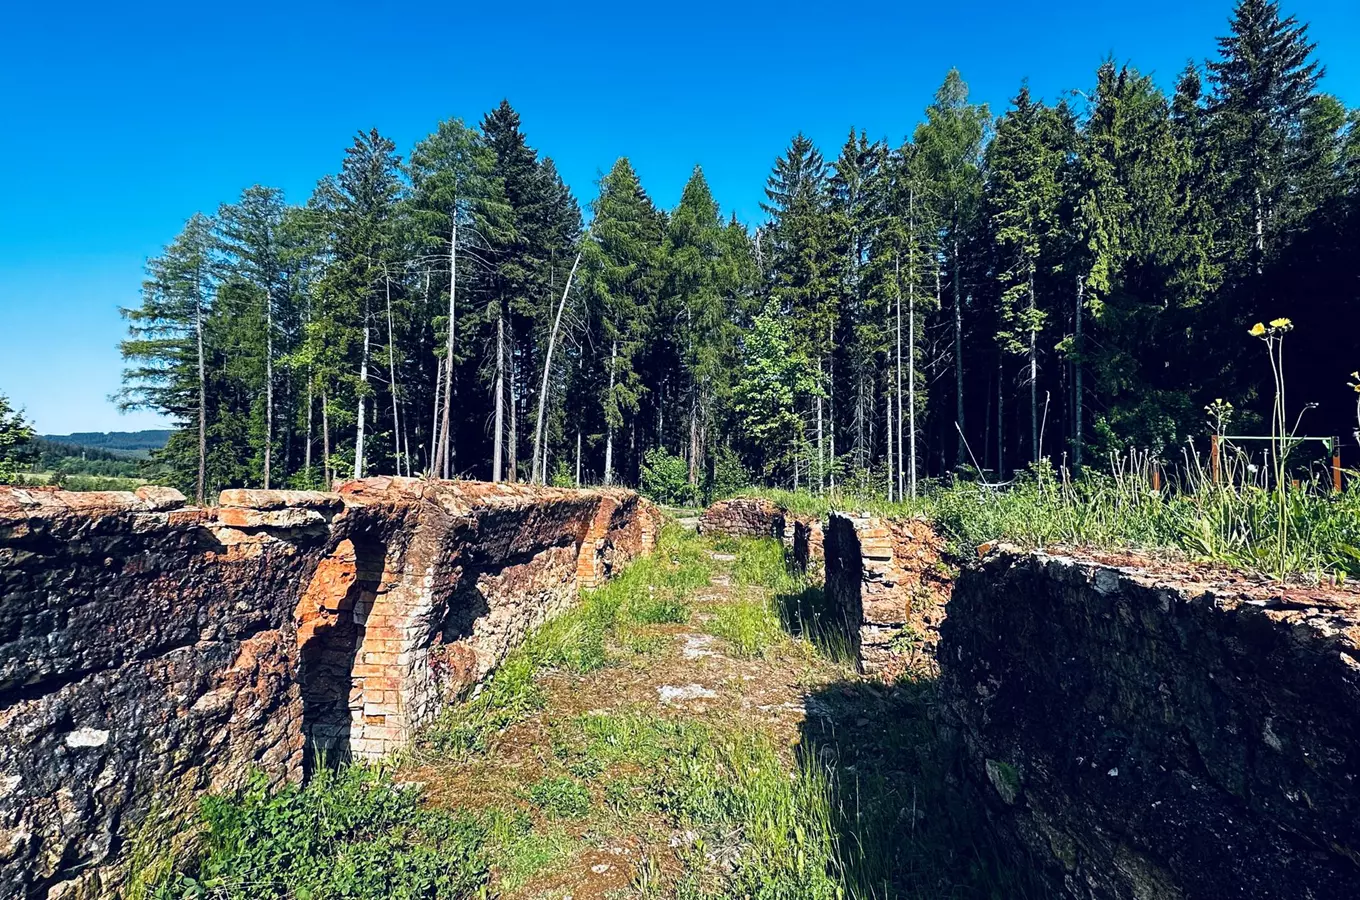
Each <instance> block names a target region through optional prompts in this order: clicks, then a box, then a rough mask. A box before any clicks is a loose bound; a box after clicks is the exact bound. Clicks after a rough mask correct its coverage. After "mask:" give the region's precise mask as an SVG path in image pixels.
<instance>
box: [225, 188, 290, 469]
mask: <svg viewBox="0 0 1360 900" xmlns="http://www.w3.org/2000/svg"><path fill="white" fill-rule="evenodd" d="M286 211H287V206H286V204H285V203H284V200H283V192H282V191H280V190H278V189H276V188H267V187H262V186H260V185H255V186H254V187H251V188H247V189H246V190H245V191H244V192H243V193H242V194H241V198H240V200H238V201H237V202H236V203H234V204H224V205H223V206H222V207H221V208H220V209H219V210H218V213H217V250H218V253H219V254H220V255H221V257H222V258H221V261H220V269H221V275H220V276H219V277H220V280H221V281H222V283H223V285H224V286H225V288H227V289H230V290H233V291H235V292H239V293H241V294H243V295H245V296H243V297H242V298H241V299H242V302H245V303H253V304H254V305H255V306H256V307H257V308H258V309H259V314H258V324H259V326H260V327H259V329H258V330H252V333H251V334H249V335H242V337H243V338H245V339H246V340H247V341H248V343H250V344H254V345H255V346H253V347H251V348H250V356H252V357H254V359H255V361H256V365H254V366H253V367H252V368H253V369H254V371H253V372H252V373H251V374H250V375H249V376H248V378H247V381H246V386H247V389H248V390H249V391H250V393H251V394H252V395H253V397H255V398H257V399H256V400H255V401H254V402H252V403H251V407H252V409H251V410H250V411H249V413H248V414H247V415H248V419H249V421H250V438H251V440H250V444H251V445H253V447H258V448H259V453H258V458H259V463H258V465H259V479H260V483H261V484H262V485H263V487H264V488H265V489H266V490H267V489H268V488H269V487H270V480H271V475H272V471H271V470H272V467H273V457H274V450H275V445H276V443H277V436H276V434H275V406H276V403H275V387H276V381H277V379H276V373H275V366H276V363H277V360H278V358H279V356H280V355H281V354H285V353H288V352H289V351H290V350H291V349H292V347H291V346H290V345H291V338H292V337H293V335H291V334H288V333H287V332H281V331H280V326H281V325H286V324H287V323H288V322H289V321H290V320H291V319H292V318H293V315H292V310H291V306H292V301H293V299H294V295H293V291H292V285H291V284H290V279H289V271H288V268H289V267H288V260H287V256H288V248H287V246H286V245H285V240H286V237H285V234H284V229H283V222H284V217H285V215H286ZM252 318H255V316H252ZM280 337H284V338H285V340H284V341H280ZM257 409H258V412H257ZM251 455H252V456H254V455H255V454H254V453H252V454H251Z"/></svg>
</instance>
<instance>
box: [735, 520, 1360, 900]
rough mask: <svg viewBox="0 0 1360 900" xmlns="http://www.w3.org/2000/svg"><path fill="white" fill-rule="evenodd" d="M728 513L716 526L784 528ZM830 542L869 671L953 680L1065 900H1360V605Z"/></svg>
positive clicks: (1048, 560) (1066, 566) (1098, 565)
mask: <svg viewBox="0 0 1360 900" xmlns="http://www.w3.org/2000/svg"><path fill="white" fill-rule="evenodd" d="M732 503H734V504H736V506H737V509H735V510H734V509H732V508H730V507H729V508H724V509H723V510H722V511H721V512H720V514H718V515H715V516H713V517H711V521H712V525H711V526H710V527H711V528H712V529H713V530H719V529H720V528H721V527H722V526H723V523H733V530H734V531H736V533H749V532H750V531H751V530H753V523H756V524H757V525H758V527H759V530H764V529H765V528H766V527H767V526H768V527H769V528H770V529H773V528H774V527H775V526H774V523H775V522H776V521H777V520H779V519H781V518H782V517H785V516H786V515H787V513H786V512H785V511H784V510H780V509H777V508H776V509H769V508H767V507H765V506H762V505H760V504H758V503H753V502H748V501H732ZM802 527H803V528H804V529H805V531H804V535H805V537H804V538H803V539H804V540H805V541H806V540H807V539H808V538H807V537H806V536H807V535H810V534H811V523H808V522H807V521H804V522H803V523H802ZM821 529H822V530H823V531H824V553H825V569H826V599H827V603H828V606H829V608H830V610H831V612H832V614H833V615H835V616H837V617H839V618H840V620H841V621H843V622H844V623H845V627H846V631H847V634H848V636H849V638H850V641H851V644H852V646H853V647H854V649H855V650H856V651H857V653H858V657H859V661H860V665H861V668H862V669H863V670H864V671H865V672H866V673H869V674H877V675H882V676H886V677H893V676H896V675H900V674H903V673H907V674H909V675H910V676H911V677H913V678H915V679H918V680H919V679H928V680H931V681H934V682H935V683H936V686H937V694H936V696H937V702H938V704H939V715H940V718H941V721H942V723H943V724H945V725H946V726H947V729H948V732H949V733H951V734H953V735H954V737H955V740H956V747H955V748H954V752H955V753H957V758H958V763H959V766H960V768H961V770H962V771H963V773H964V774H965V778H964V782H963V784H962V785H961V788H962V790H963V793H964V795H965V797H966V802H967V803H968V804H969V805H970V806H971V807H972V808H973V810H974V811H975V812H976V813H977V814H978V815H979V816H980V817H981V818H982V819H983V820H984V821H985V822H986V824H987V828H988V830H989V832H990V835H989V838H990V839H991V841H992V842H993V843H994V844H995V845H996V846H997V847H998V848H999V849H1001V850H1002V852H1003V853H1005V854H1006V856H1007V857H1009V859H1008V862H1009V863H1010V864H1011V865H1012V866H1015V867H1023V868H1025V869H1029V870H1033V871H1036V873H1037V874H1038V875H1039V876H1040V878H1041V879H1042V881H1043V882H1044V883H1045V884H1046V885H1047V886H1048V889H1049V891H1050V893H1051V894H1052V895H1054V896H1065V897H1073V898H1089V900H1106V898H1119V900H1141V898H1220V897H1252V898H1281V900H1284V898H1299V897H1307V898H1314V900H1321V898H1353V897H1355V896H1357V895H1360V591H1357V590H1356V589H1354V588H1351V587H1349V586H1336V585H1332V586H1327V585H1315V586H1306V585H1300V584H1293V585H1290V584H1280V583H1278V582H1270V581H1267V580H1264V579H1260V578H1249V577H1246V576H1244V575H1243V574H1242V573H1240V572H1233V571H1230V570H1227V569H1221V568H1214V567H1208V566H1202V565H1191V564H1188V563H1186V562H1184V561H1176V560H1170V559H1153V558H1149V557H1145V556H1139V555H1137V554H1130V553H1123V554H1111V553H1105V554H1099V553H1092V552H1089V551H1081V550H1072V549H1067V550H1061V551H1054V552H1042V551H1026V550H1020V549H1017V548H1013V547H1005V546H1001V547H993V546H984V547H981V548H978V553H977V554H970V556H971V557H972V558H971V559H968V560H959V559H953V558H951V556H950V553H949V552H948V548H947V545H946V543H945V542H944V541H943V540H942V539H941V537H940V536H939V534H938V533H937V532H936V531H935V529H934V528H933V527H932V526H931V524H930V523H929V522H927V521H925V520H923V519H919V518H907V517H891V516H887V517H884V516H872V515H868V514H863V515H850V514H842V513H833V514H832V515H831V516H830V517H829V518H828V519H827V520H826V521H825V523H824V524H823V525H822V526H821ZM790 535H791V538H792V539H791V540H789V542H788V543H789V545H790V548H791V552H792V556H793V559H794V561H795V562H796V563H797V562H800V561H801V559H803V558H806V557H807V556H809V555H810V551H809V550H808V549H806V548H807V546H809V545H806V544H805V545H804V549H803V550H802V551H800V550H799V548H798V545H797V542H796V537H794V536H793V533H792V528H791V529H790ZM800 552H801V554H802V556H800ZM885 727H889V728H890V727H892V726H891V723H887V724H886V725H885Z"/></svg>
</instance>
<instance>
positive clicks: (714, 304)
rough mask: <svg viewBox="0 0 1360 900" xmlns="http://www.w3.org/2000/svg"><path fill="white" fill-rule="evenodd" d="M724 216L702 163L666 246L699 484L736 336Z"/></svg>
mask: <svg viewBox="0 0 1360 900" xmlns="http://www.w3.org/2000/svg"><path fill="white" fill-rule="evenodd" d="M722 228H723V226H722V219H721V217H720V216H719V214H718V204H717V203H716V202H714V200H713V194H712V193H711V192H710V191H709V188H708V182H707V181H705V180H704V173H703V171H702V170H701V169H700V168H699V167H698V166H696V167H695V168H694V172H693V173H692V174H691V175H690V179H689V181H688V182H687V183H686V184H685V189H684V191H683V192H682V194H681V196H680V204H679V205H678V206H677V207H676V208H675V210H674V212H672V213H671V216H670V221H669V222H668V224H667V229H666V243H665V250H664V260H665V272H666V286H665V298H666V299H665V309H666V310H667V312H668V314H673V316H674V322H675V325H676V331H677V346H678V350H679V356H680V364H681V369H682V371H681V373H680V374H681V375H682V377H683V379H684V385H685V413H684V415H685V419H686V421H687V423H688V440H687V447H688V449H687V451H686V453H685V456H686V459H687V461H688V463H689V483H690V486H691V487H692V488H694V487H697V486H698V483H699V472H700V470H701V468H703V466H704V460H705V452H706V449H707V444H708V432H709V429H710V427H711V425H712V422H713V417H714V413H715V410H714V404H715V401H716V398H717V397H718V396H720V395H721V394H723V393H725V390H726V388H725V385H724V382H725V380H726V377H727V373H728V372H729V371H730V363H731V361H732V357H733V350H732V348H733V347H734V346H735V340H734V337H733V335H732V333H731V329H730V328H729V327H728V326H729V323H728V320H727V319H726V318H725V313H726V310H725V308H724V303H723V300H724V297H723V289H722V288H723V285H722V283H721V280H720V265H721V259H722V251H723V246H722Z"/></svg>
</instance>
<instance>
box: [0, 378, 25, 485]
mask: <svg viewBox="0 0 1360 900" xmlns="http://www.w3.org/2000/svg"><path fill="white" fill-rule="evenodd" d="M32 437H33V429H32V428H31V427H29V425H28V423H27V422H26V421H24V417H23V415H22V414H21V413H20V412H19V411H17V410H15V409H14V408H13V407H11V406H10V404H9V398H7V397H6V396H5V395H4V394H0V484H9V483H10V482H12V481H13V480H14V479H15V478H16V477H17V476H18V472H19V464H20V461H21V455H23V452H24V451H25V449H26V445H27V444H28V442H29V441H30V440H31V439H32Z"/></svg>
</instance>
